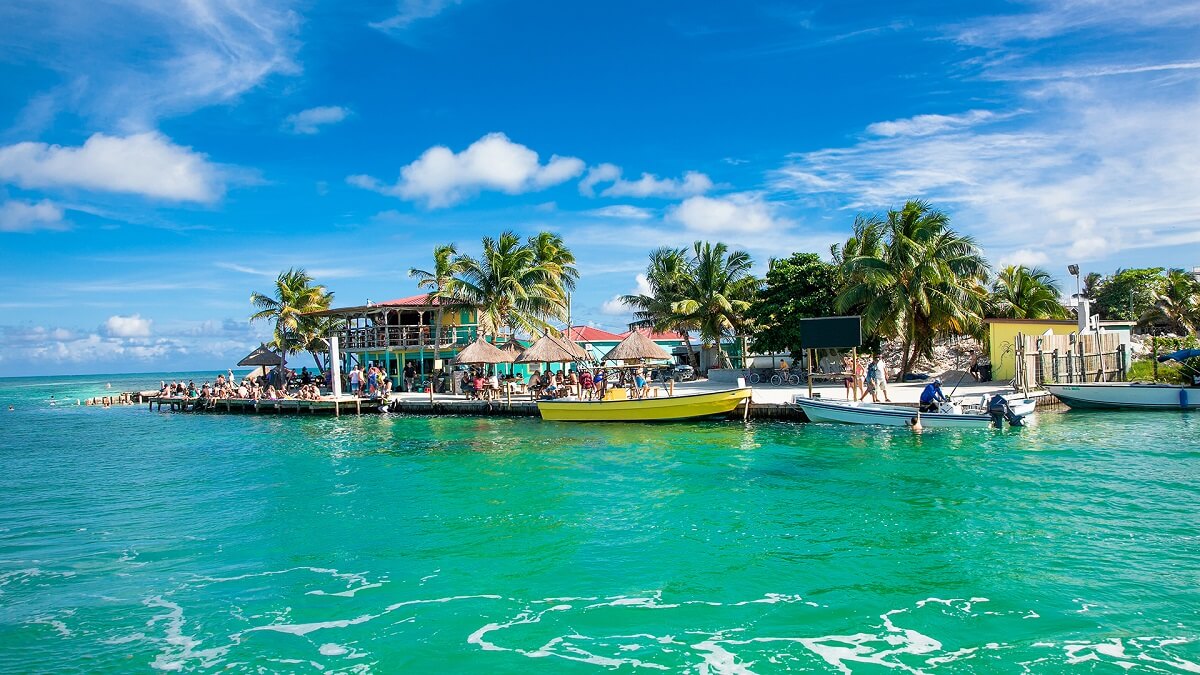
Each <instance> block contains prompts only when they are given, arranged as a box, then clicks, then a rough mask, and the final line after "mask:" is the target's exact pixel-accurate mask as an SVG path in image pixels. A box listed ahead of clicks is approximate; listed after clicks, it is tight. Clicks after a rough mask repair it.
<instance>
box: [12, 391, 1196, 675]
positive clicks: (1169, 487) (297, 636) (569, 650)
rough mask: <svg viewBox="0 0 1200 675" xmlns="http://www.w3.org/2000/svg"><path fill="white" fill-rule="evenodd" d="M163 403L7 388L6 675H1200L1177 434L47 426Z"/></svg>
mask: <svg viewBox="0 0 1200 675" xmlns="http://www.w3.org/2000/svg"><path fill="white" fill-rule="evenodd" d="M163 377H165V376H159V375H148V376H136V377H126V378H118V377H115V376H114V377H111V378H106V377H91V378H42V379H39V380H31V379H9V380H0V406H3V409H0V462H2V465H0V466H2V469H3V471H2V472H0V671H4V672H58V673H70V672H88V673H97V672H99V673H103V672H129V671H137V670H149V669H161V670H203V671H217V670H220V671H226V670H229V671H232V672H281V671H282V672H314V673H315V672H362V673H365V672H397V671H401V670H413V671H418V672H420V671H424V670H428V669H431V668H440V669H442V670H445V671H449V672H514V673H516V672H520V673H525V672H581V673H587V672H600V671H604V670H608V669H611V668H614V667H620V670H625V671H633V670H653V669H658V670H667V671H671V672H679V671H691V672H712V673H718V672H777V671H783V670H796V671H817V672H855V673H880V672H889V671H900V672H932V671H944V672H980V673H1010V672H1011V673H1019V672H1075V671H1082V672H1114V673H1116V672H1123V671H1124V670H1125V669H1127V668H1132V669H1133V670H1134V671H1135V672H1196V671H1197V670H1200V642H1198V640H1200V616H1198V611H1200V541H1198V540H1197V534H1198V526H1197V516H1198V514H1200V489H1198V488H1200V440H1198V433H1197V432H1198V431H1200V415H1197V414H1195V413H1191V414H1188V413H1160V414H1154V415H1139V414H1103V413H1067V414H1053V413H1052V414H1043V415H1041V416H1040V420H1039V423H1038V425H1037V426H1036V427H1033V428H1027V429H1019V430H1012V431H1003V432H993V431H932V432H926V433H925V434H923V435H919V436H918V435H913V434H911V433H908V432H903V431H900V430H895V431H891V430H879V429H869V428H849V427H840V426H826V425H799V424H785V423H751V424H749V425H746V426H743V425H741V424H739V423H704V424H695V425H661V426H636V425H601V426H581V425H566V424H553V423H543V422H540V421H536V420H530V419H494V420H493V419H473V418H419V417H394V416H372V417H362V418H342V419H340V420H335V419H331V418H295V417H255V416H219V415H197V414H179V413H174V414H172V413H166V412H163V413H157V412H149V411H147V410H146V409H145V408H144V407H122V408H112V409H102V408H87V407H75V406H74V405H68V406H64V405H56V406H51V405H49V396H50V395H51V394H54V395H55V397H56V399H57V400H62V399H64V398H66V399H74V398H76V397H80V398H82V397H86V396H92V395H98V394H101V393H103V391H104V383H105V382H111V383H113V385H114V389H116V390H120V389H124V388H136V387H132V386H131V385H130V384H129V383H130V382H136V383H138V384H139V385H140V384H144V383H147V382H151V383H153V384H157V382H158V380H159V379H162V378H163ZM9 404H12V405H14V407H15V410H14V411H12V412H7V411H6V409H7V407H8V405H9Z"/></svg>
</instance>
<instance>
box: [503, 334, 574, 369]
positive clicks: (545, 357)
mask: <svg viewBox="0 0 1200 675" xmlns="http://www.w3.org/2000/svg"><path fill="white" fill-rule="evenodd" d="M572 344H573V343H572ZM575 346H576V348H578V347H579V345H575ZM577 358H580V357H579V356H577V353H576V350H573V349H571V348H570V346H568V345H567V344H566V343H565V342H564V341H563V340H560V339H558V338H556V337H553V336H550V335H543V336H542V337H540V338H538V339H537V341H536V342H534V343H533V344H531V345H529V347H527V348H526V349H525V351H523V352H521V355H520V356H518V357H517V363H571V362H572V361H574V360H575V359H577Z"/></svg>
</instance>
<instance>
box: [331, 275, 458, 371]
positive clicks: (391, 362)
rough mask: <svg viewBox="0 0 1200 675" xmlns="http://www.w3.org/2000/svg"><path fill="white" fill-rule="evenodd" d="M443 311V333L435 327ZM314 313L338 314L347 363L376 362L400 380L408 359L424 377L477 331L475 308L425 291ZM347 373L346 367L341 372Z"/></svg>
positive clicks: (340, 341)
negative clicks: (440, 311) (446, 301)
mask: <svg viewBox="0 0 1200 675" xmlns="http://www.w3.org/2000/svg"><path fill="white" fill-rule="evenodd" d="M439 308H440V309H441V310H442V326H441V332H440V333H439V332H438V330H437V313H438V309H439ZM313 315H314V316H325V317H334V318H337V319H340V320H341V321H342V327H341V328H340V329H339V330H338V331H337V332H336V333H334V334H335V335H337V336H338V339H339V343H340V348H341V352H342V358H343V361H344V363H343V367H344V368H348V367H349V366H352V365H353V364H355V363H357V364H361V365H362V366H364V367H366V366H368V365H369V364H371V363H375V364H378V365H379V366H380V367H382V368H383V369H384V370H386V371H387V372H388V373H390V374H391V376H392V380H393V381H394V382H399V381H400V379H399V378H400V373H401V372H402V371H403V369H404V364H405V363H408V362H410V361H411V362H412V364H413V366H414V367H416V369H417V372H418V373H420V374H421V375H422V376H424V375H425V374H426V373H431V372H433V371H434V370H435V366H436V364H435V363H434V357H435V355H436V357H437V358H440V359H442V360H443V361H446V360H449V359H451V358H453V357H454V356H455V355H456V354H458V353H459V352H460V351H462V350H463V349H464V348H465V347H466V346H467V345H469V344H471V343H472V342H474V341H475V338H476V336H477V335H478V332H479V320H478V314H477V313H476V311H475V309H474V308H471V307H466V306H461V305H452V304H446V305H444V306H443V305H442V304H441V302H440V301H439V300H437V299H433V300H430V298H429V295H428V294H426V293H422V294H420V295H413V296H409V297H407V298H398V299H396V300H388V301H386V302H372V303H368V304H366V305H362V306H358V307H337V308H334V309H327V310H325V311H322V312H314V313H313ZM343 372H344V371H343Z"/></svg>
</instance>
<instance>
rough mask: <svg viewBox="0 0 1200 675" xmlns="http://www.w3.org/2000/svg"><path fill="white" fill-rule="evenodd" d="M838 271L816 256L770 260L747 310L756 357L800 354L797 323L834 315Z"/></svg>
mask: <svg viewBox="0 0 1200 675" xmlns="http://www.w3.org/2000/svg"><path fill="white" fill-rule="evenodd" d="M837 283H838V267H837V266H836V265H833V264H830V263H827V262H825V261H824V260H821V257H820V256H819V255H817V254H816V253H793V254H792V255H791V256H789V257H787V258H773V259H771V261H770V262H769V263H768V265H767V275H766V278H765V279H764V283H763V288H762V290H761V291H760V293H759V296H758V300H757V301H756V302H755V303H754V307H753V309H751V310H750V318H751V320H752V321H753V322H754V325H755V327H756V331H755V333H754V341H753V342H752V343H751V346H752V347H753V349H754V351H756V352H759V353H779V352H791V353H792V354H793V355H795V354H797V353H799V352H800V344H801V343H800V319H803V318H810V317H818V316H831V315H833V314H834V313H835V311H834V310H835V307H834V296H833V293H832V290H833V289H835V288H837Z"/></svg>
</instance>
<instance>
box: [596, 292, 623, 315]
mask: <svg viewBox="0 0 1200 675" xmlns="http://www.w3.org/2000/svg"><path fill="white" fill-rule="evenodd" d="M600 312H601V313H602V314H606V315H608V316H623V315H625V314H628V313H629V307H628V306H627V305H626V304H625V303H624V302H621V296H619V295H614V296H612V297H611V298H609V299H608V300H605V301H604V303H603V304H601V305H600Z"/></svg>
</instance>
